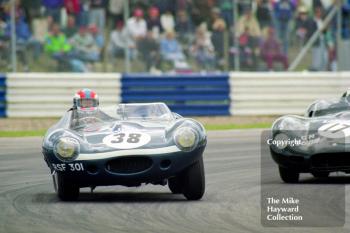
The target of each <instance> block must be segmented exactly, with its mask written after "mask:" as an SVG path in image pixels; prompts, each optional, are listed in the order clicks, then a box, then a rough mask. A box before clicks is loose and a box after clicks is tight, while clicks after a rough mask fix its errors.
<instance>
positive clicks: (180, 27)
mask: <svg viewBox="0 0 350 233" xmlns="http://www.w3.org/2000/svg"><path fill="white" fill-rule="evenodd" d="M193 30H194V27H193V24H192V21H191V19H190V18H189V17H188V15H187V13H186V11H184V10H181V11H179V12H178V13H177V18H176V25H175V31H176V32H177V33H178V37H179V40H180V41H181V43H183V44H188V43H189V41H191V39H192V37H193V36H192V33H193Z"/></svg>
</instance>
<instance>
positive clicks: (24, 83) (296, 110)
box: [6, 72, 350, 117]
mask: <svg viewBox="0 0 350 233" xmlns="http://www.w3.org/2000/svg"><path fill="white" fill-rule="evenodd" d="M160 78H161V77H160ZM229 82H230V97H231V107H230V113H231V115H282V114H303V113H304V111H305V110H306V108H307V107H308V106H309V105H310V104H311V103H312V102H314V101H315V100H318V99H329V98H339V97H340V95H341V94H342V93H343V92H344V91H346V90H347V88H350V72H340V73H309V72H302V73H284V72H275V73H273V72H266V73H255V72H254V73H250V72H240V73H236V72H231V73H230V80H229ZM6 84H7V116H8V117H59V116H62V114H63V112H64V111H66V110H67V108H68V107H69V106H71V105H72V98H73V95H74V93H75V92H76V91H77V90H79V89H81V88H84V87H87V88H91V89H94V90H96V91H97V93H98V94H99V96H100V102H101V105H102V106H109V105H115V104H116V103H119V102H120V101H121V75H120V74H115V73H109V74H105V73H91V74H77V73H48V74H46V73H25V74H24V73H12V74H7V83H6Z"/></svg>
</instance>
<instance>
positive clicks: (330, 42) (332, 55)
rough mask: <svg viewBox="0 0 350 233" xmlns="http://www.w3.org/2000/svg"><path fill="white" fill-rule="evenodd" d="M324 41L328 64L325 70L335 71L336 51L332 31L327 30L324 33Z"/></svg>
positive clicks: (336, 68) (336, 67)
mask: <svg viewBox="0 0 350 233" xmlns="http://www.w3.org/2000/svg"><path fill="white" fill-rule="evenodd" d="M325 40H326V45H327V49H328V64H327V69H328V70H329V71H337V70H338V66H337V49H336V46H335V42H336V40H335V37H334V36H333V33H332V31H331V30H330V29H329V28H328V30H327V32H326V33H325Z"/></svg>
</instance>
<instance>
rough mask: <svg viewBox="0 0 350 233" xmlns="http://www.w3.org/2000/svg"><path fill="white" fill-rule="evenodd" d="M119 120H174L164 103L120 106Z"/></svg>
mask: <svg viewBox="0 0 350 233" xmlns="http://www.w3.org/2000/svg"><path fill="white" fill-rule="evenodd" d="M117 118H118V119H121V120H133V119H135V120H136V119H138V120H173V119H174V118H173V115H172V113H171V111H170V110H169V108H168V107H167V106H166V105H165V104H163V103H151V104H119V105H118V106H117Z"/></svg>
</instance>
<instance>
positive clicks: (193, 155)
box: [44, 146, 205, 187]
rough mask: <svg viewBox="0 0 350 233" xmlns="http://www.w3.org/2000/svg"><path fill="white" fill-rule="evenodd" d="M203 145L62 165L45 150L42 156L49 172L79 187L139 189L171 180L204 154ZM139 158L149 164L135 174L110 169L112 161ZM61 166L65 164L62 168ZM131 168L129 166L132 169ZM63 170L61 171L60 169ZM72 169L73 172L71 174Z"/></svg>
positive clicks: (50, 152)
mask: <svg viewBox="0 0 350 233" xmlns="http://www.w3.org/2000/svg"><path fill="white" fill-rule="evenodd" d="M204 149H205V146H202V147H199V148H197V149H195V150H193V151H191V152H183V151H179V152H172V153H164V154H157V155H150V154H148V155H125V156H117V157H108V158H102V159H94V160H78V161H72V162H62V161H60V160H59V159H57V157H56V156H55V155H54V154H53V153H52V151H45V150H44V157H45V160H46V162H47V164H48V166H49V167H50V168H51V170H52V171H54V170H55V171H56V172H58V173H60V174H62V175H64V176H68V177H69V180H70V181H71V182H73V183H75V184H77V185H78V186H80V187H89V186H107V185H124V186H139V185H141V184H142V183H161V181H162V180H164V179H168V178H170V177H173V176H175V175H177V174H179V173H180V172H182V171H183V170H184V169H186V168H187V167H189V166H190V165H192V164H193V163H195V162H196V161H198V160H199V159H200V157H201V156H202V154H203V151H204ZM134 156H135V157H142V158H145V159H147V160H148V161H150V162H151V165H150V166H148V167H147V169H144V170H142V171H137V172H132V171H131V172H130V171H129V172H122V173H120V172H114V171H111V169H110V164H111V162H113V160H116V159H123V158H131V160H132V158H133V157H134ZM63 164H64V165H63ZM132 166H134V165H132V164H131V167H132ZM63 167H64V169H63ZM72 167H73V170H74V171H71V168H72Z"/></svg>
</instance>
